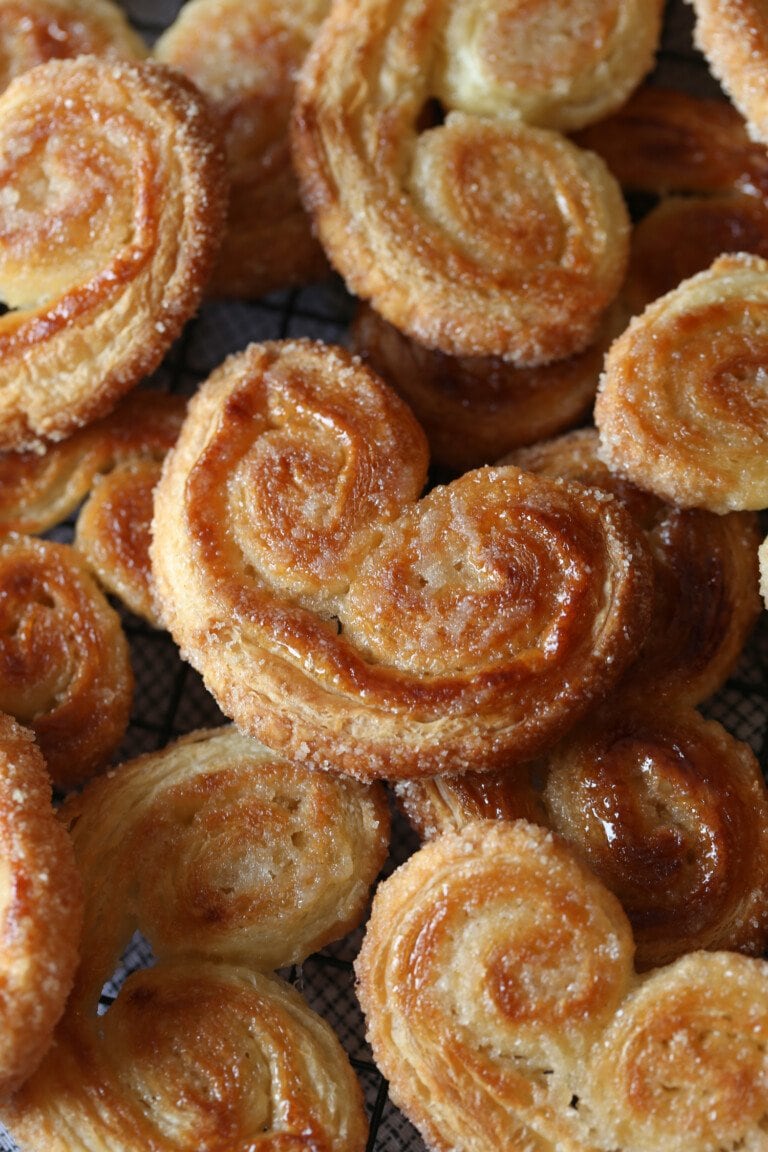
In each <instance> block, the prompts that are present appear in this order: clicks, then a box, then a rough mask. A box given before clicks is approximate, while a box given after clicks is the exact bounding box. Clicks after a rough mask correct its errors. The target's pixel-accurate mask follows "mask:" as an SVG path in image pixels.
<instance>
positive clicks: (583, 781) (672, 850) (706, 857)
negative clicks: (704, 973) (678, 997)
mask: <svg viewBox="0 0 768 1152" xmlns="http://www.w3.org/2000/svg"><path fill="white" fill-rule="evenodd" d="M398 794H399V797H400V801H401V804H402V805H403V807H404V809H405V811H406V813H407V814H408V816H409V818H410V819H411V821H412V823H413V824H414V825H415V826H416V828H417V829H418V830H419V832H420V834H421V835H422V836H425V837H427V838H429V839H431V838H433V837H435V836H436V835H439V834H440V833H442V832H447V831H458V830H460V829H461V828H463V827H465V826H466V825H467V824H468V823H471V822H472V821H473V820H477V819H485V818H488V819H503V820H517V819H525V820H530V821H532V822H534V823H537V824H541V825H544V826H546V827H549V828H552V829H553V830H554V831H555V832H557V833H558V834H559V835H561V836H562V837H563V838H564V839H565V840H566V841H567V842H568V844H569V845H570V846H571V848H572V849H573V851H574V853H575V854H576V856H577V857H578V858H579V859H581V860H582V861H583V862H584V863H585V864H586V865H587V866H588V867H590V868H591V869H592V871H593V872H594V873H595V874H596V875H597V876H598V877H599V878H600V880H602V882H603V883H604V884H605V885H606V887H608V888H609V889H610V890H611V891H612V892H613V893H614V894H615V895H616V896H618V898H619V900H620V901H621V904H622V907H623V908H624V911H625V912H626V914H627V916H628V917H629V920H630V923H631V924H632V928H633V931H634V936H635V941H636V944H637V963H638V966H640V967H642V968H648V967H654V966H656V965H659V964H666V963H669V961H670V960H673V959H675V958H676V957H677V956H681V955H683V954H684V953H686V952H692V951H694V950H696V949H698V948H707V949H710V950H712V949H719V948H731V949H737V950H739V951H741V952H746V953H749V954H751V955H760V954H761V953H762V952H763V951H764V950H765V946H766V943H767V942H768V794H766V788H765V783H764V781H763V777H762V773H761V771H760V766H759V764H758V762H757V760H756V758H755V756H754V754H753V752H752V750H751V749H750V748H749V746H748V745H747V744H744V743H743V742H742V741H740V740H736V739H735V738H734V737H733V736H731V735H729V733H728V732H726V731H725V729H724V728H722V727H721V725H719V724H717V723H716V722H715V721H713V720H705V719H704V718H703V717H702V716H701V715H700V714H699V713H698V712H696V711H695V710H694V709H692V708H691V709H689V708H686V707H681V706H679V705H669V704H666V705H662V706H661V707H659V706H658V704H657V703H656V702H655V701H654V702H653V704H651V703H650V701H649V702H646V703H644V704H642V705H640V704H637V703H631V704H628V703H627V702H626V701H622V702H621V703H620V704H619V703H614V702H611V703H610V704H606V705H605V706H604V707H603V708H601V709H598V710H597V712H596V713H595V714H594V715H590V716H589V717H588V718H587V720H586V721H584V722H582V723H581V724H579V725H577V727H576V728H575V729H574V730H573V731H572V732H570V733H568V735H567V736H566V737H565V738H564V739H563V740H562V741H561V742H560V743H559V744H558V745H557V747H556V748H555V749H553V751H552V752H551V753H549V754H548V755H547V756H545V757H542V758H541V759H540V760H539V761H537V762H536V763H535V764H533V765H528V766H525V767H524V769H523V770H522V771H521V770H520V768H511V769H509V770H507V771H502V772H498V773H486V774H485V775H483V776H478V775H476V774H475V773H471V772H469V773H466V774H465V775H463V776H451V777H437V778H436V779H434V780H420V781H408V782H404V783H401V784H400V785H398Z"/></svg>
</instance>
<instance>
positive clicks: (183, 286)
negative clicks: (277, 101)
mask: <svg viewBox="0 0 768 1152" xmlns="http://www.w3.org/2000/svg"><path fill="white" fill-rule="evenodd" d="M0 153H2V157H3V162H2V164H1V165H0V236H2V240H3V243H2V250H1V252H0V298H2V300H3V301H4V303H6V304H7V305H8V306H9V308H10V309H11V311H9V312H7V313H6V314H5V315H4V316H3V317H2V318H0V363H1V364H2V368H1V370H0V446H2V447H3V448H6V449H8V448H12V449H21V448H29V447H39V446H40V442H41V441H42V440H43V439H61V438H62V437H64V436H66V435H67V434H69V433H71V432H72V431H74V429H75V428H77V427H79V426H80V425H82V424H84V423H86V422H88V421H90V420H93V419H95V418H96V417H99V416H102V415H104V414H105V413H106V412H107V411H109V410H110V409H111V408H112V407H113V406H114V404H115V403H116V401H117V400H118V399H119V398H120V396H122V395H123V394H124V393H125V392H127V391H128V390H129V389H130V388H131V387H133V385H134V384H136V383H137V382H138V381H139V380H140V379H141V378H142V377H143V376H145V375H146V374H147V373H148V372H150V371H152V369H154V368H155V367H156V366H157V364H158V363H159V362H160V360H161V359H162V356H163V355H164V353H165V352H166V351H167V349H168V348H169V347H170V344H171V343H172V341H173V340H174V339H175V337H176V336H177V335H178V334H179V332H180V331H181V327H182V325H183V323H184V321H185V320H186V319H188V317H189V316H190V315H191V313H192V312H193V311H194V309H195V307H196V306H197V304H198V302H199V300H200V295H201V292H202V287H203V284H204V282H205V280H206V277H207V276H208V273H209V271H210V267H211V262H212V260H213V258H214V256H215V253H216V249H217V246H218V243H219V240H220V237H221V231H222V228H223V214H224V207H225V203H224V195H225V190H224V172H223V164H224V161H223V156H222V154H221V152H220V149H219V143H218V138H217V136H216V132H215V129H214V127H213V124H212V122H211V120H210V118H209V115H208V113H207V110H206V108H205V106H204V104H203V102H202V98H201V97H200V95H199V94H198V93H197V92H196V90H195V89H193V87H192V86H191V85H190V84H189V83H188V82H187V81H185V80H184V79H183V78H182V77H179V76H178V75H176V76H174V75H172V74H171V73H170V71H169V70H166V69H164V68H162V67H161V66H160V65H158V64H148V63H140V64H136V63H132V62H121V63H119V64H115V63H108V62H104V61H101V60H98V59H96V58H95V57H80V58H79V59H78V60H75V61H70V60H65V61H50V62H49V63H47V64H43V65H40V66H39V68H38V69H33V70H32V71H31V72H28V73H25V74H24V75H23V76H20V77H18V78H17V79H16V80H15V81H14V82H13V84H12V85H11V86H10V87H9V88H8V89H7V90H6V92H5V93H4V94H3V96H2V97H0ZM84 171H87V172H88V173H89V178H88V179H87V180H83V178H82V174H83V172H84Z"/></svg>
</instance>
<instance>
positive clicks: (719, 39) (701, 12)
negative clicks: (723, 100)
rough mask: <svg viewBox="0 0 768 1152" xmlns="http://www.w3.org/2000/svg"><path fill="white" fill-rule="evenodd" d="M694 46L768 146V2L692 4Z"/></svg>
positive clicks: (753, 131)
mask: <svg viewBox="0 0 768 1152" xmlns="http://www.w3.org/2000/svg"><path fill="white" fill-rule="evenodd" d="M689 3H691V4H692V6H693V10H694V12H695V14H696V25H695V29H694V41H695V43H696V47H697V48H699V49H700V50H701V51H702V52H703V53H704V55H705V56H706V57H707V60H708V61H709V66H710V68H711V69H712V72H713V73H714V75H715V76H717V78H718V80H719V81H720V83H721V84H722V86H723V88H724V89H725V90H726V92H727V93H728V95H729V96H730V97H731V100H733V103H734V104H735V105H736V107H737V108H738V109H739V111H740V112H741V113H742V115H743V116H744V118H745V119H746V121H747V125H748V127H749V133H750V135H751V136H752V138H753V139H754V140H759V141H760V142H761V143H763V144H766V143H768V86H767V85H766V83H765V70H766V68H767V67H768V12H766V9H765V4H764V3H762V0H689Z"/></svg>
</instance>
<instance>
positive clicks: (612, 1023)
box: [356, 821, 768, 1152]
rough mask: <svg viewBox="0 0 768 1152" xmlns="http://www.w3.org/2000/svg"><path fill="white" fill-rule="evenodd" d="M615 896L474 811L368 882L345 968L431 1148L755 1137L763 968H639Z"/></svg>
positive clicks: (686, 1146)
mask: <svg viewBox="0 0 768 1152" xmlns="http://www.w3.org/2000/svg"><path fill="white" fill-rule="evenodd" d="M632 952H633V944H632V934H631V931H630V928H629V924H628V923H627V920H626V917H625V916H624V914H623V912H622V910H621V907H620V906H619V904H618V902H617V901H616V900H615V898H614V897H613V896H611V894H610V893H609V892H608V891H607V890H606V889H605V888H604V887H603V886H602V885H601V884H600V883H599V881H598V880H597V879H596V878H595V877H594V876H593V875H592V874H591V873H589V872H587V871H586V869H583V868H582V867H581V866H580V865H579V864H577V862H576V860H575V858H574V856H573V855H572V853H571V852H570V851H569V850H568V849H567V848H566V847H565V846H564V845H563V844H562V843H561V842H559V841H558V840H556V839H555V838H553V837H552V835H551V833H547V832H545V831H544V830H543V829H540V828H536V827H534V826H533V825H528V824H526V823H524V822H522V821H520V822H518V823H517V824H494V823H492V822H482V823H475V824H472V825H470V826H469V827H467V828H466V829H465V830H464V832H463V833H461V834H458V835H446V836H443V837H441V838H440V839H438V840H435V841H433V842H432V843H431V844H429V845H427V846H426V847H425V848H423V849H421V851H420V852H418V853H417V854H416V855H415V856H413V857H411V859H410V860H409V861H408V862H407V863H406V864H405V865H404V866H403V867H402V868H400V869H399V870H398V871H397V872H396V873H395V874H394V875H393V876H392V877H391V878H390V879H389V880H387V881H385V882H384V883H383V884H382V885H381V886H380V887H379V889H378V892H377V895H376V899H375V901H374V908H373V913H372V915H371V919H370V921H369V924H368V928H367V931H366V937H365V940H364V942H363V947H362V949H361V952H360V956H359V958H358V961H357V964H356V970H357V976H358V994H359V997H360V1000H361V1003H362V1006H363V1010H364V1012H365V1015H366V1019H367V1025H368V1036H369V1039H370V1041H371V1044H372V1047H373V1052H374V1058H375V1060H376V1062H377V1064H378V1065H379V1067H380V1068H381V1070H382V1072H383V1073H384V1075H385V1076H386V1077H387V1078H388V1079H389V1081H390V1092H391V1095H392V1097H393V1099H394V1100H395V1101H396V1102H397V1103H398V1104H399V1106H400V1107H401V1108H402V1109H403V1110H404V1111H405V1112H406V1114H407V1115H408V1116H409V1118H410V1119H411V1120H412V1122H413V1123H414V1124H415V1125H416V1127H417V1128H418V1129H419V1131H420V1132H421V1133H422V1135H423V1136H424V1139H425V1140H426V1143H427V1145H428V1146H429V1147H430V1148H432V1149H435V1150H438V1149H439V1150H441V1152H442V1150H443V1149H448V1148H461V1149H462V1150H463V1152H496V1150H497V1149H498V1148H499V1134H500V1133H504V1143H505V1146H506V1147H508V1148H520V1149H522V1148H526V1149H529V1148H535V1149H536V1150H537V1152H555V1150H557V1152H563V1150H565V1149H568V1150H569V1152H577V1150H578V1152H608V1150H611V1152H615V1150H616V1149H621V1150H622V1152H630V1150H631V1152H657V1150H658V1149H659V1148H664V1149H666V1150H669V1152H704V1150H706V1152H713V1150H717V1152H725V1150H726V1149H731V1148H734V1147H738V1146H739V1145H741V1147H743V1148H749V1149H754V1150H756V1149H758V1148H760V1147H762V1146H763V1144H764V1123H765V1107H766V1090H767V1089H768V1055H766V1053H767V1051H768V965H766V963H765V962H764V961H762V960H755V959H752V958H748V957H744V956H740V955H738V954H736V953H730V952H716V953H708V952H694V953H691V954H689V955H687V956H684V957H682V958H681V959H680V960H678V961H676V962H675V963H674V964H672V965H670V966H668V967H666V968H658V969H655V970H654V971H652V972H650V973H648V974H646V975H645V976H637V975H636V974H635V972H634V971H633V968H632Z"/></svg>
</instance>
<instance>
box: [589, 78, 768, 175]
mask: <svg viewBox="0 0 768 1152" xmlns="http://www.w3.org/2000/svg"><path fill="white" fill-rule="evenodd" d="M574 140H575V141H576V142H577V143H578V144H580V145H581V147H583V148H589V149H591V150H592V151H594V152H596V153H597V154H598V155H599V156H602V158H603V160H605V162H606V164H607V165H608V167H609V168H610V170H611V172H612V173H613V174H614V176H615V177H616V179H617V180H618V181H619V183H620V184H621V185H622V187H623V188H627V189H631V190H632V191H636V192H653V193H656V194H657V195H666V194H669V193H673V192H701V193H716V192H720V193H731V192H734V191H739V192H744V193H750V194H755V193H757V194H758V195H761V196H765V195H766V193H767V192H768V155H766V151H765V148H764V147H762V146H761V145H760V144H757V143H755V142H754V141H752V140H750V138H749V135H748V133H747V130H746V126H745V124H744V120H743V119H742V117H741V116H740V115H739V113H738V112H737V111H736V109H735V108H733V107H732V106H731V105H730V104H728V103H726V102H725V101H724V100H710V99H703V98H702V97H700V96H693V95H691V94H690V93H688V92H680V91H677V90H676V89H674V88H656V87H654V88H639V89H638V91H637V92H635V94H634V95H633V96H631V97H630V99H629V100H628V101H627V103H626V104H625V105H624V106H623V107H622V108H620V109H619V111H618V112H616V113H614V115H612V116H609V117H607V118H606V119H605V120H601V121H600V122H599V123H598V124H592V125H590V127H588V128H585V129H583V131H581V132H577V133H575V134H574Z"/></svg>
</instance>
